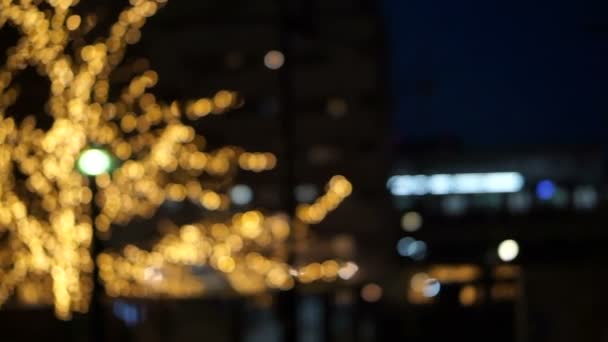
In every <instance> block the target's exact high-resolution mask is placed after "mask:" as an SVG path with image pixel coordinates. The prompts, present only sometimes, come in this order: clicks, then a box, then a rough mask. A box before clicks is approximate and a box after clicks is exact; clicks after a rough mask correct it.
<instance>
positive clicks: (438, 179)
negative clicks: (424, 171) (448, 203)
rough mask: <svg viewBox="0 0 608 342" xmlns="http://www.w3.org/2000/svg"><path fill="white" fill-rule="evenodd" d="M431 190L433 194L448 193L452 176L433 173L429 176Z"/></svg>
mask: <svg viewBox="0 0 608 342" xmlns="http://www.w3.org/2000/svg"><path fill="white" fill-rule="evenodd" d="M428 187H429V192H430V193H431V194H433V195H447V194H449V193H450V187H451V176H450V175H433V176H431V177H429V183H428Z"/></svg>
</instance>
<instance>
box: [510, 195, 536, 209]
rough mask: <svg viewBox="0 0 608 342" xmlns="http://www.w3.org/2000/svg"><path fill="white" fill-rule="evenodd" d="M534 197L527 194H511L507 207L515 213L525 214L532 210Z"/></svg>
mask: <svg viewBox="0 0 608 342" xmlns="http://www.w3.org/2000/svg"><path fill="white" fill-rule="evenodd" d="M531 205H532V196H531V195H530V194H529V193H527V192H518V193H514V194H509V196H508V197H507V207H508V208H509V211H511V212H513V213H523V212H525V211H527V210H528V209H530V206H531Z"/></svg>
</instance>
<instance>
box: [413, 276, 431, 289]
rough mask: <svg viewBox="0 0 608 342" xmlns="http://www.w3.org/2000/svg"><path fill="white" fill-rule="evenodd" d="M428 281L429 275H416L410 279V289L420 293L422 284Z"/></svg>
mask: <svg viewBox="0 0 608 342" xmlns="http://www.w3.org/2000/svg"><path fill="white" fill-rule="evenodd" d="M428 279H429V275H428V274H426V273H416V274H414V275H413V276H412V278H411V279H410V287H411V288H412V289H413V290H415V291H419V292H422V289H423V288H424V284H425V283H426V281H427V280H428Z"/></svg>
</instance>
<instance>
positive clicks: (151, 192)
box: [0, 0, 352, 319]
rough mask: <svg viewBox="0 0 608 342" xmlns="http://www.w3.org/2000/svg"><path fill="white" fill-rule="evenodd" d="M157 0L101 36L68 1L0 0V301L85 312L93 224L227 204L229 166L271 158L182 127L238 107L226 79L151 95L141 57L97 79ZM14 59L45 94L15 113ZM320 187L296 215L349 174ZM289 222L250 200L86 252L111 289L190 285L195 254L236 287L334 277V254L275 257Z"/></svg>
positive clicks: (330, 205)
mask: <svg viewBox="0 0 608 342" xmlns="http://www.w3.org/2000/svg"><path fill="white" fill-rule="evenodd" d="M165 1H166V0H131V1H130V5H129V6H128V7H127V8H126V9H124V10H123V11H122V12H121V13H120V15H119V16H118V21H117V22H116V23H114V24H113V25H112V26H111V28H110V33H109V35H108V36H107V37H106V38H103V39H95V40H94V41H95V43H90V44H89V43H87V39H85V38H87V37H88V36H86V35H87V34H88V33H90V32H91V30H92V29H93V27H94V26H95V24H96V21H97V19H96V17H95V15H87V16H80V15H78V14H76V13H74V11H73V6H75V5H76V4H77V3H78V1H77V0H48V1H45V2H44V3H43V2H42V1H12V0H0V27H2V26H4V25H10V26H12V27H15V28H17V29H18V30H19V32H20V34H21V38H20V39H19V40H18V41H17V42H16V44H15V45H14V46H12V47H11V48H10V49H9V50H8V57H7V60H6V63H5V65H3V66H1V67H0V235H1V237H2V239H1V241H2V243H1V246H0V303H4V302H6V301H7V300H8V299H9V297H11V295H12V294H14V293H17V295H18V296H17V297H18V298H19V299H21V300H22V301H23V302H26V303H47V302H48V303H53V304H54V307H55V311H56V314H57V316H58V317H60V318H62V319H67V318H69V317H70V316H71V314H72V312H86V311H87V310H88V305H89V299H90V295H91V291H92V284H93V279H92V277H91V274H92V271H93V269H94V266H95V265H94V261H93V258H92V257H91V253H90V247H91V243H92V240H93V234H94V228H93V227H95V228H96V229H97V231H98V233H99V234H101V236H103V237H106V238H107V237H109V236H110V232H111V228H112V227H113V225H116V224H119V225H127V224H128V223H130V222H131V221H132V220H133V219H135V218H150V217H152V216H153V215H154V213H155V212H156V211H157V209H158V208H159V206H160V205H161V204H162V203H164V202H165V201H177V202H180V201H185V200H190V201H192V202H194V203H198V204H200V205H201V206H202V207H203V208H205V209H206V210H209V211H220V210H227V209H229V207H230V203H229V197H228V196H227V195H226V189H227V186H228V185H229V184H230V183H231V181H232V179H233V178H234V176H235V173H236V172H237V170H238V169H239V168H241V169H245V170H251V171H255V172H259V171H264V170H268V169H272V168H274V167H275V166H276V163H277V158H276V157H275V156H274V155H273V154H271V153H251V152H246V151H244V150H242V149H240V148H237V147H223V148H220V149H217V150H209V149H208V147H207V145H206V140H205V138H204V137H203V136H200V135H198V134H197V132H196V131H195V130H194V128H193V127H192V126H191V122H192V121H193V120H196V119H199V118H202V117H205V116H207V115H210V114H221V113H224V112H226V111H228V110H230V109H231V108H233V107H235V106H239V105H240V103H241V99H239V95H238V94H237V93H236V92H233V91H229V90H220V91H218V92H217V93H216V94H213V95H211V96H209V97H205V98H200V99H195V100H192V101H185V102H184V103H181V102H179V101H169V102H162V101H159V100H157V99H156V97H155V95H154V94H152V93H151V92H150V89H151V88H152V87H154V85H155V84H156V83H157V82H158V77H159V76H158V74H157V73H156V72H155V71H154V70H150V69H147V68H144V70H139V69H138V70H137V71H136V70H133V71H134V72H135V74H134V75H133V77H132V78H130V82H127V84H126V85H125V86H124V88H123V89H122V90H120V91H111V90H112V87H113V86H115V84H114V83H113V82H111V77H110V75H111V74H112V72H113V71H114V70H116V69H117V67H118V66H119V65H121V61H122V60H123V57H124V55H125V49H126V47H127V46H128V45H130V44H134V43H136V42H138V41H139V39H140V37H141V28H142V27H143V25H144V24H145V23H146V21H147V18H148V17H150V16H152V15H154V14H155V13H156V11H157V10H158V9H159V8H160V7H161V6H162V5H163V4H164V3H165ZM89 40H90V39H89ZM27 68H33V69H35V70H36V71H37V73H38V74H39V75H40V76H42V77H44V78H46V79H48V81H49V83H50V90H49V97H48V99H47V101H46V104H45V106H44V110H43V112H40V113H33V115H28V116H25V117H24V118H22V119H19V120H18V119H16V118H17V117H22V116H23V113H15V112H13V110H14V108H15V107H14V104H15V103H16V102H17V101H18V99H19V91H20V90H19V89H20V87H19V85H18V84H16V82H15V79H16V77H17V76H18V75H19V74H20V73H21V72H23V71H24V70H25V69H27ZM21 89H22V90H27V88H21ZM113 94H116V95H113ZM45 115H46V116H49V117H50V118H52V124H51V125H50V127H48V128H42V125H40V124H39V123H38V122H37V121H39V120H37V119H40V118H41V117H43V116H45ZM90 148H100V149H104V150H105V151H108V152H109V153H110V154H111V155H112V156H113V157H112V158H113V159H115V160H112V161H111V164H112V167H113V169H112V170H111V171H110V172H107V173H101V174H99V175H97V176H96V177H93V178H89V177H87V175H83V174H81V172H79V169H78V167H77V164H78V161H79V158H80V156H81V155H82V153H83V152H84V151H87V150H88V149H90ZM328 189H329V190H328V192H327V193H326V194H325V195H324V196H322V197H321V198H320V199H319V200H318V201H317V202H315V204H312V205H311V206H305V207H301V208H299V209H298V215H297V216H298V218H299V219H300V220H301V221H303V222H305V223H317V222H319V221H320V220H321V219H323V217H325V215H326V214H327V213H328V212H329V211H331V210H333V209H334V208H335V207H336V206H337V205H338V204H339V203H340V202H341V201H342V200H343V199H344V198H345V197H346V196H348V194H350V192H351V190H352V187H351V185H350V183H349V182H348V181H347V180H346V179H345V178H343V177H341V176H339V177H334V178H332V180H331V181H330V184H329V186H328ZM93 206H97V207H98V208H99V212H98V215H93V212H94V211H93V210H92V208H93ZM290 224H291V223H290V222H288V219H286V218H284V217H281V216H268V217H266V216H265V215H263V214H262V213H261V212H258V211H249V212H245V213H237V214H233V215H232V217H231V219H229V220H225V221H221V220H219V221H217V222H199V223H194V224H191V225H186V226H183V227H181V228H179V229H177V230H176V231H174V232H169V233H168V234H167V235H166V236H164V237H163V238H162V239H161V240H160V241H159V242H158V243H157V244H155V245H154V246H153V247H152V248H151V249H145V248H141V247H136V246H134V245H129V246H127V247H125V248H124V250H121V251H119V252H116V253H114V252H108V253H103V254H101V255H99V257H98V260H97V261H98V262H99V269H100V274H101V277H102V279H103V280H104V281H105V286H106V290H107V293H108V294H109V295H111V296H119V295H120V296H145V295H159V294H166V295H172V296H191V295H199V294H202V293H203V292H204V290H205V284H204V282H202V281H201V280H200V278H199V277H197V276H196V275H195V273H194V272H193V271H192V267H194V266H206V265H208V266H209V267H212V268H213V269H215V270H218V271H219V272H221V273H222V274H225V275H226V278H227V279H228V282H229V283H230V285H231V286H232V288H233V289H235V290H236V291H237V292H239V293H252V292H256V291H261V290H263V289H266V288H277V289H286V288H290V287H291V286H293V283H294V280H298V279H299V280H302V281H303V282H310V281H314V280H319V279H325V280H332V279H335V278H336V274H338V273H339V271H340V267H341V266H340V264H339V263H338V262H337V261H333V260H330V261H325V262H323V263H322V264H311V265H308V266H303V267H302V268H299V269H294V268H292V266H290V265H288V264H287V263H286V261H287V251H286V248H285V241H286V240H287V239H288V237H289V234H290ZM349 265H350V264H349ZM350 268H352V266H351V267H350Z"/></svg>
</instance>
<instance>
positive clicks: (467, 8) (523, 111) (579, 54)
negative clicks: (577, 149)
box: [385, 0, 608, 145]
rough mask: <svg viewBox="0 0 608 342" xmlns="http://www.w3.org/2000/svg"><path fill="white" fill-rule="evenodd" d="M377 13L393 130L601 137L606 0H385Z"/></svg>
mask: <svg viewBox="0 0 608 342" xmlns="http://www.w3.org/2000/svg"><path fill="white" fill-rule="evenodd" d="M385 13H386V16H387V26H388V31H389V35H390V36H389V49H390V51H391V54H390V55H391V58H392V73H391V76H390V77H391V78H392V81H393V97H394V103H393V106H394V111H395V112H396V114H395V119H394V120H395V122H396V125H395V126H396V127H398V129H397V132H395V133H396V135H397V137H398V139H399V140H404V139H406V140H408V141H412V140H414V141H416V140H421V139H424V140H428V139H436V138H442V137H452V138H457V139H459V140H462V141H463V142H465V143H466V144H469V145H481V144H484V145H486V144H492V145H494V144H498V145H509V144H529V143H543V144H554V143H602V144H604V145H608V144H606V143H607V142H608V132H606V130H607V128H608V124H607V123H608V120H607V119H606V118H608V96H607V95H608V87H607V86H606V85H607V84H608V2H606V1H605V0H604V1H602V0H570V1H560V0H557V1H556V0H553V1H550V0H542V1H531V0H512V1H481V0H478V1H470V0H465V1H452V0H443V1H442V0H385ZM429 80H430V81H432V87H431V88H432V90H431V92H430V94H429V86H428V84H429V82H428V81H429ZM421 89H422V90H421Z"/></svg>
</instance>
